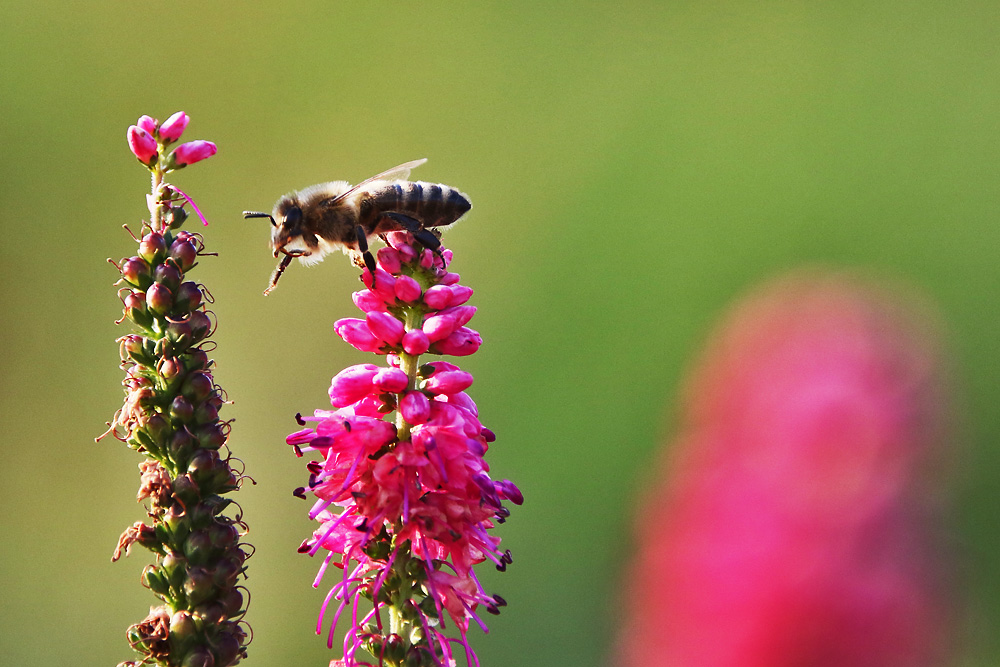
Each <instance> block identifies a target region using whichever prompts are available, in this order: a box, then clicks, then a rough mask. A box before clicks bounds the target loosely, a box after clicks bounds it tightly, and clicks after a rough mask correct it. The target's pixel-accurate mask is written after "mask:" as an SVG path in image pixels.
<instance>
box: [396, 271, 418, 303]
mask: <svg viewBox="0 0 1000 667" xmlns="http://www.w3.org/2000/svg"><path fill="white" fill-rule="evenodd" d="M395 291H396V298H397V299H399V300H400V301H402V302H404V303H413V302H414V301H416V300H417V299H419V298H420V292H421V289H420V283H418V282H417V281H416V280H414V279H413V278H411V277H410V276H400V277H398V278H396V287H395Z"/></svg>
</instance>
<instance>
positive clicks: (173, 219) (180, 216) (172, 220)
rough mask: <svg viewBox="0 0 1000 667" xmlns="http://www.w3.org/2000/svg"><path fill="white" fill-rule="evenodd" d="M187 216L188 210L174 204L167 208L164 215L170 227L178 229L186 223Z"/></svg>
mask: <svg viewBox="0 0 1000 667" xmlns="http://www.w3.org/2000/svg"><path fill="white" fill-rule="evenodd" d="M187 217H188V216H187V211H185V210H184V209H183V208H181V207H180V206H174V207H171V208H169V209H167V211H166V213H165V214H164V216H163V220H164V222H166V224H167V226H168V227H170V229H177V228H178V227H180V226H181V225H183V224H184V221H185V220H187Z"/></svg>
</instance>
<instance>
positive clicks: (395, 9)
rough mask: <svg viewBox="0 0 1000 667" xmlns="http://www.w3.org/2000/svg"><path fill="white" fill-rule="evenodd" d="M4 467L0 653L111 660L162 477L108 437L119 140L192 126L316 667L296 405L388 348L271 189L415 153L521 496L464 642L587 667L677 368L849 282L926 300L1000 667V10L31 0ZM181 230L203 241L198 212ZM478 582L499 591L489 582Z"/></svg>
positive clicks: (275, 633) (977, 612)
mask: <svg viewBox="0 0 1000 667" xmlns="http://www.w3.org/2000/svg"><path fill="white" fill-rule="evenodd" d="M0 53H2V56H3V58H2V65H3V66H2V70H0V112H2V117H0V149H2V152H0V216H2V218H3V231H4V242H3V244H2V247H0V252H2V262H0V276H2V285H3V289H2V290H0V300H2V308H3V310H2V312H3V317H4V326H3V329H2V331H3V334H2V349H3V355H2V358H0V371H2V376H0V377H2V395H0V400H2V415H3V420H4V424H3V429H4V433H5V437H4V444H3V454H4V459H3V461H4V464H3V466H0V493H2V500H3V511H2V514H0V522H2V524H0V525H2V528H3V531H2V539H3V544H4V546H3V550H2V557H0V575H2V581H3V589H2V590H3V605H2V606H0V663H2V664H4V665H34V664H39V665H41V664H49V665H54V664H93V665H113V664H115V663H116V662H118V661H119V660H123V659H130V658H131V656H132V654H131V652H130V651H129V650H128V648H127V645H126V642H125V638H124V631H125V628H126V627H127V626H128V625H129V624H131V623H133V622H136V621H138V620H140V619H141V618H143V616H144V615H145V614H146V611H147V609H148V607H149V606H150V605H151V604H153V602H154V601H155V600H154V598H153V597H152V595H151V594H149V593H148V592H147V591H145V590H144V589H142V588H141V587H140V586H139V585H138V578H139V572H140V571H141V569H142V567H143V565H144V564H145V563H146V562H148V561H149V558H148V555H147V554H146V553H145V552H143V551H142V550H141V549H140V550H137V551H136V552H133V555H132V556H131V557H130V558H128V559H126V560H124V561H122V562H119V563H117V564H115V565H111V564H110V563H109V558H110V556H111V552H112V550H113V548H114V546H115V543H116V541H117V538H118V535H119V533H120V532H121V531H122V530H123V529H124V528H125V527H126V526H128V525H130V524H131V523H132V522H133V521H136V520H140V519H142V518H143V515H142V511H141V508H140V506H138V505H137V504H136V503H135V502H134V497H135V491H136V488H137V485H138V473H137V469H136V465H137V464H138V462H139V457H138V456H137V455H136V454H135V453H134V452H131V451H130V450H128V449H126V448H125V447H124V446H122V445H120V444H119V443H118V442H117V441H115V440H113V439H109V440H105V441H102V442H101V443H99V444H94V442H93V437H94V436H96V435H97V434H99V433H100V432H101V431H102V430H103V429H104V426H103V424H104V422H105V420H107V419H109V418H110V417H111V415H112V413H113V412H114V411H115V410H116V409H117V408H118V407H119V405H120V403H121V399H122V392H121V388H120V381H121V378H122V372H121V371H120V370H119V369H118V367H117V355H118V351H117V345H116V343H115V342H114V339H115V338H116V337H117V336H120V335H122V334H123V333H125V332H126V328H125V327H124V326H122V327H116V326H115V325H114V324H113V320H115V319H116V318H117V317H118V316H119V312H120V304H119V302H118V300H117V298H116V297H115V288H114V287H113V286H112V283H113V282H114V280H115V279H116V271H115V270H114V268H113V267H111V266H110V265H108V264H106V263H105V261H104V260H105V258H107V257H114V258H116V259H117V258H119V257H122V256H123V255H126V254H130V253H131V252H133V248H134V244H133V243H132V241H131V240H130V239H129V237H128V236H127V234H125V232H123V231H122V229H121V225H122V224H123V223H129V224H130V225H132V226H133V228H136V227H138V225H139V220H140V219H141V218H142V217H143V215H144V211H145V200H144V195H145V193H146V192H147V191H148V180H147V177H146V172H145V170H144V169H143V168H142V167H141V166H139V165H138V164H137V163H136V162H135V160H134V159H133V158H132V156H131V155H130V153H129V152H128V148H127V146H126V142H125V130H126V128H127V127H128V125H130V124H132V123H134V122H135V120H136V118H137V117H138V116H139V115H140V114H150V115H152V116H155V117H157V118H159V119H161V120H162V119H165V118H166V117H167V116H168V115H170V114H171V113H172V112H174V111H176V110H179V109H183V110H185V111H187V112H188V114H190V116H191V118H192V120H191V124H190V126H189V127H188V130H187V133H186V134H185V139H196V138H204V139H211V140H213V141H215V142H217V143H218V146H219V154H218V155H217V156H216V157H214V158H212V159H211V160H210V161H208V162H205V163H203V164H199V165H197V166H196V167H194V168H191V169H187V170H184V171H181V172H178V173H177V174H176V175H175V178H174V179H173V180H174V182H176V183H177V184H178V186H180V187H181V188H182V189H184V190H185V191H187V192H188V193H189V194H191V195H192V196H194V198H195V199H196V200H197V202H198V204H199V205H200V206H201V208H202V210H203V211H204V212H205V214H206V216H207V217H208V218H209V220H210V221H211V223H212V224H211V226H210V227H209V228H208V229H207V230H206V231H205V236H206V239H207V242H208V244H209V246H210V250H215V251H218V252H219V253H220V256H219V257H218V258H207V259H205V260H204V261H203V262H202V263H201V265H200V266H199V268H198V269H197V270H196V273H195V274H194V275H195V276H196V278H197V279H198V280H201V281H203V282H204V283H206V284H207V285H208V286H209V288H210V289H211V291H212V292H213V294H214V295H215V297H216V305H215V306H214V310H215V312H216V313H217V315H218V319H219V322H220V326H219V330H218V334H217V336H216V338H217V341H218V343H219V348H218V350H217V351H216V352H215V353H214V355H213V356H214V358H215V359H216V361H217V363H218V368H217V374H216V377H217V379H218V380H219V382H220V383H221V384H222V385H223V386H224V387H225V388H226V389H227V390H228V392H229V394H230V397H231V398H232V399H234V400H235V404H234V405H232V406H229V407H227V408H225V409H224V410H223V416H224V417H230V418H232V417H234V418H235V419H236V422H235V425H234V430H233V436H232V439H231V444H232V448H233V450H234V451H235V452H236V454H237V455H238V456H240V457H241V458H243V459H244V460H245V462H246V464H247V469H248V472H249V474H251V475H252V476H253V477H254V479H255V480H256V481H257V485H256V486H249V487H247V488H246V489H245V490H244V491H243V492H241V493H240V494H239V502H240V504H241V505H242V506H243V508H244V510H245V516H246V519H247V521H248V522H249V523H250V526H251V533H250V535H249V538H248V539H249V541H250V542H252V543H253V544H254V545H255V546H256V549H257V552H256V555H255V556H254V557H253V559H252V560H251V561H250V580H249V582H248V586H249V588H250V590H251V592H252V596H253V601H252V605H251V610H250V614H249V616H248V620H249V621H250V623H251V624H252V626H253V629H254V634H255V637H254V641H253V644H252V645H251V648H250V662H249V663H248V664H257V665H273V664H303V665H326V664H327V662H328V661H329V660H330V659H331V658H333V657H338V656H337V654H335V653H333V652H331V651H328V650H327V649H326V648H325V646H324V642H323V640H322V639H320V638H318V637H316V636H315V635H313V634H312V629H311V628H312V625H313V623H314V621H315V616H316V611H317V608H318V605H319V603H320V601H321V599H322V597H323V594H324V593H325V589H323V590H322V591H316V590H313V589H312V588H310V585H309V584H310V582H311V581H312V578H313V576H314V573H315V570H316V567H317V566H318V562H317V561H315V560H311V559H309V558H306V557H304V556H301V555H299V554H297V553H296V552H295V549H296V547H297V546H298V544H299V543H300V541H301V540H302V539H303V538H304V537H305V536H306V535H307V534H308V532H309V531H310V529H311V527H310V525H309V523H308V522H307V520H306V517H305V515H304V512H305V510H306V504H305V503H303V502H302V501H299V500H296V499H294V498H293V497H292V495H291V490H292V489H293V488H294V487H296V486H298V485H300V484H302V483H303V482H304V480H305V472H304V468H303V462H302V461H301V460H299V459H296V458H295V457H294V456H293V455H292V454H291V452H290V451H289V449H288V447H287V446H285V445H284V443H283V438H284V436H285V435H286V434H287V433H288V432H290V431H292V430H294V429H295V428H296V425H295V424H294V422H293V415H294V414H295V413H296V412H299V411H302V412H308V411H311V410H313V409H314V408H318V407H322V406H323V405H324V402H325V401H326V388H327V386H328V383H329V379H330V377H331V376H332V375H333V374H334V373H336V372H337V371H338V370H340V369H341V368H343V367H344V366H346V365H349V364H352V363H359V362H361V361H364V360H366V359H365V357H364V356H363V355H361V353H359V352H357V351H355V350H353V349H352V348H349V347H348V346H347V345H345V344H344V343H342V342H341V341H339V339H337V338H335V336H334V334H333V331H332V323H333V321H334V320H336V319H337V318H340V317H348V316H354V313H355V312H356V311H355V310H354V308H353V306H352V304H351V301H350V297H349V293H350V291H351V290H352V289H354V288H355V286H356V284H357V282H356V271H355V270H354V269H353V268H352V267H350V266H349V265H348V262H347V261H344V260H343V258H340V257H339V256H336V257H332V258H331V259H330V260H328V261H326V262H324V263H323V264H322V265H320V266H319V267H316V268H311V269H304V268H302V267H300V266H299V265H298V264H296V265H295V266H293V267H291V268H290V269H289V271H288V272H287V273H286V275H285V277H284V278H283V279H282V284H281V286H280V287H279V289H278V290H277V291H276V292H274V293H273V294H272V295H271V296H270V297H267V298H264V297H263V296H261V291H262V290H263V288H264V287H265V286H266V283H267V279H268V275H269V273H270V271H271V270H272V268H273V266H274V260H273V259H272V257H271V256H270V254H269V252H268V249H267V237H268V233H269V228H268V226H267V223H266V222H261V221H244V220H243V219H242V218H241V216H240V212H241V211H242V210H244V209H247V208H249V209H267V210H269V209H270V206H271V204H272V203H273V201H274V199H275V198H276V197H277V196H278V195H280V194H282V193H283V192H285V191H288V190H290V189H294V188H300V187H303V186H306V185H310V184H312V183H315V182H318V181H324V180H330V179H346V180H351V181H354V182H356V181H357V180H360V179H362V178H364V177H366V176H369V175H371V174H373V173H375V172H377V171H380V170H382V169H385V168H388V167H390V166H393V165H395V164H398V163H400V162H403V161H405V160H411V159H415V158H418V157H428V158H430V162H429V163H428V164H427V165H426V166H424V167H421V169H420V170H419V171H418V172H416V173H415V174H414V177H415V178H416V177H419V178H420V179H424V180H435V181H440V182H444V183H448V184H450V185H453V186H455V187H458V188H460V189H462V190H463V191H465V192H467V193H468V194H469V195H470V197H471V199H472V201H473V202H474V205H475V210H474V211H473V212H472V214H471V215H469V216H468V219H467V220H466V221H464V222H462V223H461V224H460V225H458V226H457V227H456V228H455V229H454V230H452V231H451V232H450V233H449V234H448V236H447V239H446V242H447V244H448V245H449V246H450V247H451V248H453V249H454V251H455V257H456V259H455V262H454V264H453V268H454V270H456V271H458V272H459V273H461V274H462V277H463V282H465V283H467V284H468V285H470V286H472V287H473V288H474V289H475V290H476V294H475V296H474V298H473V302H472V303H473V304H474V305H477V306H478V307H479V313H478V315H477V317H476V319H475V320H474V322H473V325H474V326H475V327H476V328H477V329H478V330H479V331H481V332H482V335H483V338H484V339H485V341H486V343H485V345H484V347H483V348H482V350H481V351H480V353H479V354H477V355H475V356H474V357H471V358H469V359H467V360H464V361H463V366H464V367H466V368H468V369H469V370H471V371H472V372H473V373H474V374H475V376H476V378H477V382H476V385H475V386H474V387H473V388H472V390H471V392H470V393H471V394H472V395H473V397H474V398H475V399H476V401H477V402H478V403H479V406H480V410H481V415H482V417H483V421H484V422H485V423H486V424H487V425H488V426H490V427H491V428H492V429H493V430H494V431H496V433H497V434H498V438H499V439H498V441H497V443H496V444H495V445H494V447H493V448H492V449H491V452H490V457H491V458H490V462H491V465H492V468H493V472H494V475H495V476H496V477H498V478H505V477H506V478H510V479H513V480H515V481H516V482H517V483H518V484H519V485H520V486H521V488H522V489H523V491H524V494H525V496H526V504H525V505H524V506H523V507H521V508H516V509H515V510H514V513H513V517H512V518H511V520H510V521H509V522H508V523H507V524H506V525H504V526H502V527H501V529H500V535H501V536H502V537H503V539H504V544H505V546H507V547H509V548H511V549H512V550H513V552H514V557H515V562H514V565H513V566H512V567H511V568H510V570H509V571H508V572H507V573H505V574H503V575H498V574H497V573H496V572H491V573H490V572H488V573H486V574H485V579H486V582H487V587H488V588H489V589H490V590H493V591H495V592H499V593H501V594H502V595H503V596H504V597H506V598H507V600H509V602H510V606H509V607H508V608H507V609H506V610H505V611H504V614H503V615H502V616H500V617H498V618H492V617H490V619H489V620H490V621H491V622H490V627H491V633H490V635H488V636H485V637H484V636H483V635H482V634H481V633H479V632H478V630H474V631H473V632H472V635H473V644H474V646H475V647H476V649H477V650H478V652H479V654H480V657H481V659H482V660H483V664H484V665H553V664H560V665H578V666H586V665H601V664H604V663H605V662H606V661H607V658H608V655H609V652H610V650H611V645H612V642H613V636H614V628H615V620H616V618H615V617H616V613H617V608H618V607H617V595H618V590H619V589H618V586H619V583H620V578H621V572H622V564H623V563H624V562H625V561H626V559H627V557H628V550H629V539H630V538H629V532H630V528H629V523H630V518H629V517H630V513H631V509H632V505H633V502H634V499H635V497H636V494H637V492H638V491H639V489H640V488H641V481H642V480H643V479H644V474H643V473H644V471H645V470H646V469H647V468H648V467H649V461H650V458H651V456H653V455H654V452H655V451H656V449H657V447H658V444H659V442H661V441H662V440H663V436H664V434H665V433H667V432H668V431H669V426H670V419H671V417H670V414H671V408H670V406H671V404H672V401H673V400H674V399H675V397H676V394H677V390H678V384H679V382H680V379H681V377H682V374H683V371H684V369H685V367H686V365H687V364H688V362H689V360H690V359H691V357H692V355H693V354H694V353H696V352H697V351H698V349H699V348H700V345H701V341H702V340H703V338H704V335H705V333H706V332H707V330H708V327H709V326H710V325H711V323H712V322H713V321H714V320H715V319H716V318H717V317H718V316H719V314H720V312H721V310H722V309H723V308H724V307H725V305H726V304H727V303H729V302H731V300H732V299H733V298H735V297H736V296H737V295H739V294H740V293H742V292H744V291H745V290H746V289H747V288H748V287H749V286H751V285H753V284H755V283H757V282H759V281H760V280H763V279H765V278H767V277H769V276H772V275H774V274H776V273H780V272H782V271H784V270H786V269H789V268H791V267H795V266H799V265H802V264H808V263H817V262H819V263H824V264H830V265H834V266H849V267H862V268H863V269H864V270H866V271H870V272H873V273H875V274H876V275H885V276H889V277H892V278H893V279H898V280H902V281H904V282H907V283H910V284H912V285H915V286H916V287H917V288H918V289H919V290H921V291H923V292H924V293H926V294H927V295H929V296H930V298H931V299H933V300H934V301H936V302H937V303H938V304H939V306H940V310H941V312H942V314H943V318H944V319H945V320H946V323H947V327H948V329H949V330H950V333H951V336H950V339H949V343H950V346H951V348H952V350H953V352H954V359H955V364H954V365H955V367H956V376H957V377H958V379H959V381H958V385H959V387H960V395H961V399H960V404H961V405H962V406H964V407H963V408H962V414H963V421H964V422H965V426H964V431H965V436H964V437H963V438H961V441H960V442H956V443H954V446H955V460H956V468H957V474H956V475H955V483H954V488H955V500H954V502H955V505H956V508H957V511H956V513H955V525H954V530H953V532H954V542H955V546H956V551H957V552H958V553H959V554H960V556H961V561H960V565H959V567H958V575H957V577H956V583H955V592H956V595H958V596H961V597H962V598H963V599H964V602H963V607H964V609H966V611H965V612H964V614H963V616H964V618H963V630H962V633H961V641H960V644H961V655H962V656H964V657H963V658H962V660H961V663H962V664H969V665H994V664H997V663H996V660H997V658H996V656H998V655H1000V642H998V639H997V635H998V634H1000V633H998V632H997V629H998V627H1000V568H998V567H997V560H998V559H997V555H998V554H1000V531H998V521H997V516H998V511H1000V501H998V497H997V490H998V488H1000V484H998V481H997V470H998V469H1000V468H998V458H1000V457H998V454H997V447H996V443H997V442H998V441H1000V419H998V413H997V408H996V406H997V404H998V401H1000V386H998V378H1000V373H998V361H1000V341H998V338H997V336H996V334H995V327H996V324H997V322H998V321H1000V307H998V299H997V298H996V295H997V292H998V287H1000V269H998V267H997V250H998V239H1000V230H998V227H997V224H996V221H997V219H998V217H1000V185H998V183H1000V181H998V157H1000V134H998V118H1000V115H998V110H1000V5H998V4H997V3H994V2H961V1H959V2H950V3H935V2H914V3H864V2H844V3H819V2H816V3H808V2H785V3H782V2H778V3H754V2H746V3H743V2H716V3H691V2H684V3H659V2H617V3H594V2H572V3H569V2H547V3H536V2H520V1H519V2H503V3H494V2H480V3H468V4H463V5H454V6H446V5H444V4H431V3H426V4H423V5H419V6H418V5H405V6H404V5H402V4H396V3H385V2H340V3H325V2H296V1H289V2H283V3H281V4H280V5H278V4H275V5H273V6H272V5H265V4H263V3H260V4H253V3H231V2H219V3H212V2H197V3H196V2H174V3H162V4H148V3H146V4H138V3H124V2H105V3H76V2H52V3H39V2H27V1H24V0H8V2H7V3H5V7H4V11H3V19H2V23H0ZM190 227H192V228H193V225H191V226H190ZM486 569H489V568H486Z"/></svg>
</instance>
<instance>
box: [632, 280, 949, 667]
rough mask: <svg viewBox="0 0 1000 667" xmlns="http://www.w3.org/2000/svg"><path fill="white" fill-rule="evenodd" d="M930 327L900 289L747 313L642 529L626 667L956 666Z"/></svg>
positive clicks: (788, 296) (799, 284)
mask: <svg viewBox="0 0 1000 667" xmlns="http://www.w3.org/2000/svg"><path fill="white" fill-rule="evenodd" d="M927 330H928V326H927V322H926V320H925V319H923V318H916V317H914V314H913V312H911V311H910V310H909V309H906V308H903V307H901V306H900V295H898V294H896V293H887V292H886V291H883V290H875V289H872V288H871V287H869V286H867V285H865V284H863V283H860V282H859V281H857V280H852V279H849V278H845V277H844V276H839V275H832V276H831V275H822V274H820V275H812V274H807V275H797V276H795V277H793V278H790V279H785V280H783V281H779V282H778V283H777V284H776V285H771V286H768V287H766V288H764V289H763V290H761V291H760V293H759V294H757V295H756V296H755V297H754V298H751V299H749V300H747V301H746V302H744V303H743V304H742V305H741V306H740V307H738V308H737V309H736V310H735V312H734V313H733V314H732V315H731V316H730V318H728V321H727V322H726V323H725V325H724V326H722V327H721V328H720V331H719V332H718V333H717V334H716V336H715V337H714V340H713V341H712V342H711V343H710V345H709V347H708V350H707V351H706V353H705V355H704V358H703V362H702V363H701V364H700V365H699V367H698V368H697V370H696V372H695V374H694V375H693V378H692V380H693V382H692V383H691V386H690V391H689V393H688V397H687V398H688V400H687V402H686V403H685V405H684V409H683V410H682V412H681V429H680V434H679V436H678V437H677V439H676V446H675V447H674V448H673V449H672V450H671V455H672V459H671V462H670V463H671V468H672V470H671V474H670V475H669V477H668V478H666V479H664V480H663V482H666V483H661V484H659V485H658V488H657V490H656V492H655V493H654V494H653V495H652V496H651V497H650V498H649V499H648V501H647V503H646V505H645V506H644V513H643V514H642V515H641V516H640V523H639V525H638V532H639V550H638V554H637V558H636V560H635V563H634V565H633V569H632V581H631V582H630V584H631V594H630V598H629V613H628V623H627V626H626V628H625V631H624V633H623V637H622V640H623V641H622V643H621V661H620V662H619V664H620V665H622V667H633V666H635V667H638V666H639V665H642V666H643V667H650V666H653V667H656V666H660V665H662V666H663V667H667V666H671V667H672V666H675V665H684V666H685V667H772V666H774V665H815V666H817V667H824V666H825V667H839V666H842V665H866V666H869V667H896V666H902V665H906V666H907V667H919V666H926V667H930V666H931V665H940V664H944V662H945V660H944V658H945V655H946V651H947V648H948V634H949V623H948V620H949V619H948V615H949V614H948V607H949V605H948V599H947V596H946V595H945V594H944V592H943V591H944V587H943V578H944V577H943V568H942V565H943V560H941V558H940V555H939V552H938V550H937V549H936V545H935V542H936V535H935V525H934V521H933V518H934V511H933V510H934V507H933V505H932V503H931V502H930V501H931V499H932V498H934V497H935V493H934V490H935V489H934V488H933V487H934V485H933V478H934V475H933V470H934V469H935V468H939V467H940V454H941V450H940V446H941V445H942V444H943V443H942V410H941V406H942V404H943V403H944V401H942V392H941V389H940V388H941V386H942V383H941V381H940V380H941V378H940V371H939V368H940V363H939V356H938V354H937V353H936V351H935V346H934V344H933V342H932V341H931V340H930V338H929V337H928V336H927V335H926V332H927ZM929 484H930V486H928V485H929Z"/></svg>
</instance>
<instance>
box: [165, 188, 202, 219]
mask: <svg viewBox="0 0 1000 667" xmlns="http://www.w3.org/2000/svg"><path fill="white" fill-rule="evenodd" d="M170 189H171V190H173V191H174V192H176V193H177V194H179V195H180V196H181V197H184V200H185V201H186V202H187V203H189V204H191V208H193V209H194V212H195V213H197V214H198V217H199V218H200V219H201V223H202V224H203V225H205V226H206V227H208V220H206V219H205V216H204V215H202V214H201V209H200V208H198V205H197V204H195V203H194V200H193V199H191V198H190V197H188V196H187V194H185V193H184V191H183V190H181V189H180V188H179V187H177V186H176V185H173V184H171V186H170Z"/></svg>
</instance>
